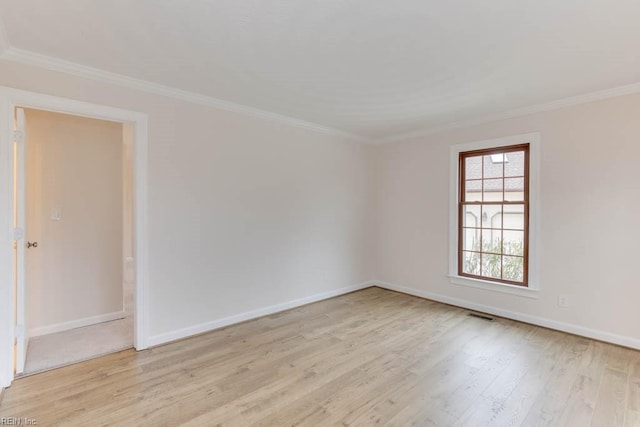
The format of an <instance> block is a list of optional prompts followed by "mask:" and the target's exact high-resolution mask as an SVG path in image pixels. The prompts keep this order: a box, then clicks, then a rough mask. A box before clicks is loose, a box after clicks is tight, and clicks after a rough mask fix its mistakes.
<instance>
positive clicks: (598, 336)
mask: <svg viewBox="0 0 640 427" xmlns="http://www.w3.org/2000/svg"><path fill="white" fill-rule="evenodd" d="M374 282H375V285H376V286H378V287H380V288H384V289H389V290H391V291H396V292H401V293H403V294H407V295H413V296H416V297H421V298H426V299H429V300H432V301H437V302H441V303H444V304H449V305H454V306H456V307H462V308H466V309H468V310H473V311H479V312H482V313H488V314H493V315H494V316H499V317H504V318H506V319H511V320H516V321H518V322H524V323H530V324H532V325H536V326H542V327H544V328H549V329H554V330H556V331H561V332H567V333H570V334H574V335H580V336H583V337H586V338H592V339H595V340H599V341H604V342H608V343H611V344H617V345H621V346H624V347H629V348H633V349H636V350H640V339H637V338H632V337H627V336H624V335H617V334H612V333H610V332H605V331H600V330H597V329H591V328H585V327H584V326H579V325H575V324H573V323H565V322H559V321H556V320H551V319H546V318H544V317H538V316H533V315H530V314H525V313H518V312H515V311H510V310H504V309H501V308H497V307H492V306H488V305H483V304H477V303H475V302H471V301H467V300H463V299H458V298H453V297H449V296H446V295H441V294H436V293H432V292H427V291H422V290H419V289H414V288H410V287H407V286H400V285H396V284H393V283H388V282H381V281H374Z"/></svg>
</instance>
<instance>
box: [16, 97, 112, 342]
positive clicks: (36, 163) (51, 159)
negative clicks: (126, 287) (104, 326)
mask: <svg viewBox="0 0 640 427" xmlns="http://www.w3.org/2000/svg"><path fill="white" fill-rule="evenodd" d="M25 115H26V123H27V126H26V132H27V141H26V153H27V159H26V160H27V162H26V165H27V168H26V192H27V198H26V214H27V235H26V237H27V239H28V240H30V241H37V242H38V247H37V248H31V249H28V250H27V251H26V262H27V269H26V282H27V288H26V295H27V328H28V329H29V330H30V331H31V332H30V335H31V334H40V333H46V331H48V330H49V329H51V328H52V327H53V326H54V325H58V324H62V323H68V322H76V321H78V320H81V319H87V318H93V317H97V316H101V315H105V314H112V313H118V312H122V262H121V260H122V125H121V124H120V123H114V122H107V121H103V120H94V119H88V118H83V117H77V116H71V115H67V114H56V113H52V112H47V111H39V110H31V109H26V110H25ZM54 210H60V212H59V213H61V214H62V215H61V218H60V219H57V220H55V219H53V218H52V215H53V213H54ZM57 329H60V328H57ZM57 329H56V330H57Z"/></svg>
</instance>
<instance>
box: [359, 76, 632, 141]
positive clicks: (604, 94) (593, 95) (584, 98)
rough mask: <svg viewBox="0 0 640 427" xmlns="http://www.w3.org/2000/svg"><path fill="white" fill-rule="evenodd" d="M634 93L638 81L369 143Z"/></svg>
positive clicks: (427, 133) (416, 136)
mask: <svg viewBox="0 0 640 427" xmlns="http://www.w3.org/2000/svg"><path fill="white" fill-rule="evenodd" d="M634 93H640V82H638V83H632V84H629V85H625V86H618V87H614V88H611V89H605V90H599V91H596V92H590V93H586V94H582V95H577V96H572V97H569V98H562V99H557V100H555V101H551V102H546V103H543V104H536V105H531V106H528V107H523V108H516V109H513V110H507V111H503V112H500V113H495V114H489V115H486V116H481V117H478V118H475V119H470V120H463V121H459V122H454V123H450V124H448V125H442V126H434V127H431V128H426V129H422V130H418V131H412V132H407V133H403V134H398V135H392V136H389V137H384V138H377V139H372V140H371V143H373V144H375V145H382V144H389V143H392V142H398V141H404V140H407V139H413V138H419V137H424V136H429V135H434V134H437V133H442V132H446V131H449V130H454V129H462V128H466V127H471V126H477V125H482V124H486V123H491V122H497V121H500V120H506V119H512V118H516V117H523V116H528V115H530V114H536V113H542V112H545V111H552V110H559V109H561V108H567V107H573V106H575V105H580V104H586V103H589V102H594V101H601V100H604V99H609V98H615V97H618V96H624V95H632V94H634Z"/></svg>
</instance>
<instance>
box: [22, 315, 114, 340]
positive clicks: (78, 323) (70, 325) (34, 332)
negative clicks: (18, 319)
mask: <svg viewBox="0 0 640 427" xmlns="http://www.w3.org/2000/svg"><path fill="white" fill-rule="evenodd" d="M124 317H125V314H124V311H116V312H113V313H106V314H99V315H97V316H91V317H85V318H83V319H76V320H70V321H68V322H61V323H55V324H53V325H47V326H40V327H38V328H33V329H29V331H28V332H27V336H28V337H37V336H40V335H47V334H54V333H56V332H62V331H68V330H69V329H75V328H82V327H84V326H91V325H95V324H98V323H102V322H110V321H112V320H118V319H124Z"/></svg>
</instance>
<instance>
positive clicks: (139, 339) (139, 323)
mask: <svg viewBox="0 0 640 427" xmlns="http://www.w3.org/2000/svg"><path fill="white" fill-rule="evenodd" d="M15 107H27V108H36V109H40V110H47V111H56V112H62V113H68V114H74V115H78V116H84V117H92V118H97V119H102V120H111V121H116V122H121V123H131V124H133V125H134V224H135V225H134V227H135V245H136V247H135V255H134V258H135V260H136V283H135V294H134V304H135V321H134V346H135V348H136V350H143V349H145V348H147V346H148V344H147V338H148V332H147V329H148V324H149V321H148V316H149V313H148V296H147V294H148V277H149V275H148V265H147V253H148V248H147V246H148V230H147V197H148V196H147V170H148V169H147V149H148V148H147V147H148V117H147V115H146V114H144V113H139V112H135V111H128V110H123V109H119V108H113V107H107V106H102V105H97V104H91V103H88V102H81V101H75V100H71V99H66V98H60V97H55V96H50V95H43V94H38V93H34V92H28V91H22V90H18V89H13V88H8V87H2V86H0V209H2V210H4V212H6V213H12V212H13V204H12V203H13V198H12V195H13V193H12V191H13V188H12V185H13V182H12V178H11V177H12V173H13V151H12V150H10V147H11V143H12V139H13V138H12V137H13V135H12V132H11V125H12V124H13V109H14V108H15ZM12 217H13V215H12V214H9V215H0V218H1V221H2V222H0V271H1V272H3V273H2V277H0V297H1V298H0V313H6V314H5V315H4V316H2V317H0V387H4V386H8V385H10V384H11V381H12V380H13V339H14V337H13V335H14V334H13V319H14V305H13V301H14V295H13V294H14V291H13V286H12V283H13V265H12V262H11V261H12V260H13V251H12V246H13V245H12V242H13V236H12V233H11V222H10V219H11V218H12Z"/></svg>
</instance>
